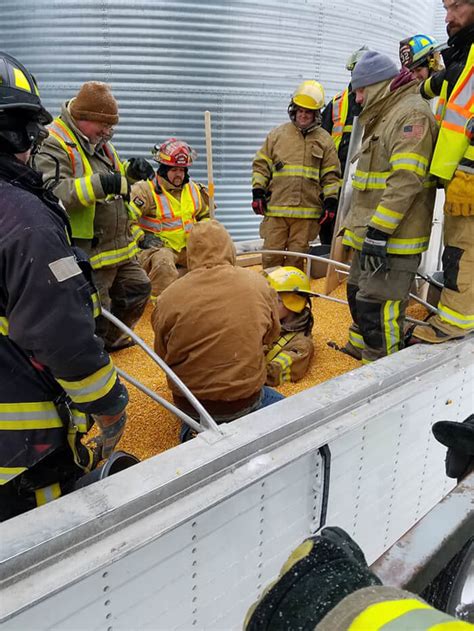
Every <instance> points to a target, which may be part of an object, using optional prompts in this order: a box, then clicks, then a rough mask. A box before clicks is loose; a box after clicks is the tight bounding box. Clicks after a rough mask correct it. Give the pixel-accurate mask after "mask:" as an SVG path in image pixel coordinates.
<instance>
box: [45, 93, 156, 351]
mask: <svg viewBox="0 0 474 631" xmlns="http://www.w3.org/2000/svg"><path fill="white" fill-rule="evenodd" d="M118 120H119V115H118V107H117V102H116V100H115V99H114V97H113V95H112V93H111V91H110V88H109V86H108V85H107V84H105V83H100V82H97V81H88V82H87V83H84V84H83V85H82V87H81V88H80V90H79V92H78V93H77V95H76V96H75V97H74V98H72V99H71V100H70V101H66V102H65V103H64V104H63V106H62V109H61V114H60V115H59V116H58V117H57V118H55V119H54V121H53V123H52V124H51V125H50V127H49V132H50V133H49V137H48V138H47V139H46V140H45V142H44V143H43V145H42V147H41V149H40V153H39V155H38V158H37V160H36V161H35V165H36V167H37V168H38V170H39V171H41V172H42V173H43V180H44V182H45V184H46V185H47V186H51V187H52V188H53V190H54V192H55V194H56V195H57V196H58V197H59V199H60V200H61V201H62V203H63V204H64V206H65V208H66V210H67V212H68V214H69V218H70V221H71V227H72V234H73V237H74V240H75V242H76V244H77V245H78V246H79V247H81V248H82V249H83V250H84V251H85V252H86V253H87V255H88V256H89V259H90V263H91V265H92V268H93V270H94V281H95V284H96V286H97V289H98V291H99V295H100V301H101V304H102V306H103V307H104V308H106V309H108V310H111V311H112V313H113V314H114V315H115V316H117V317H118V318H119V319H120V320H122V321H123V322H124V323H125V324H126V325H127V326H129V327H130V328H133V326H134V325H135V324H136V322H137V321H138V320H139V318H140V316H141V315H142V313H143V310H144V308H145V305H146V302H147V300H148V297H149V295H150V289H151V287H150V281H149V280H148V278H147V275H146V274H145V272H144V271H143V270H142V268H141V267H140V264H139V263H138V260H137V253H138V245H137V243H136V239H135V237H134V235H133V234H132V229H131V226H132V221H131V218H132V217H133V215H132V214H131V210H130V208H129V206H128V204H127V199H128V195H129V189H130V183H131V182H132V181H135V180H137V179H142V178H146V177H148V176H149V175H150V174H151V175H152V174H153V169H152V168H151V166H150V165H149V164H148V163H147V162H146V160H144V159H143V158H142V159H139V158H138V159H137V158H134V159H132V160H130V162H129V163H127V164H123V163H122V162H121V161H120V158H119V156H118V154H117V152H116V150H115V148H114V146H113V145H112V143H111V142H110V139H111V138H112V135H113V132H114V127H115V125H116V124H117V123H118ZM97 332H98V334H99V335H100V336H101V337H102V338H103V339H104V342H105V347H106V349H107V350H108V351H110V352H112V351H115V350H119V349H120V348H125V347H127V346H130V345H131V344H132V343H133V342H132V341H131V339H130V338H129V337H128V336H125V335H124V334H123V333H121V332H120V331H119V330H118V329H117V327H115V326H114V325H112V324H110V323H109V322H108V321H107V320H106V319H105V318H103V317H100V318H99V319H98V322H97Z"/></svg>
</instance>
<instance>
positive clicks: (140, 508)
mask: <svg viewBox="0 0 474 631" xmlns="http://www.w3.org/2000/svg"><path fill="white" fill-rule="evenodd" d="M473 372H474V339H472V338H471V339H465V340H463V341H460V342H454V343H450V344H444V345H439V346H437V347H430V346H422V345H419V346H416V347H412V348H409V349H406V350H404V351H402V352H400V353H397V354H395V355H392V356H389V357H386V358H384V359H382V360H379V361H377V362H376V363H374V364H372V365H369V366H364V367H362V368H359V369H357V370H354V371H352V372H350V373H347V374H345V375H343V376H341V377H338V378H337V379H333V380H331V381H328V382H326V383H324V384H321V385H318V386H316V387H314V388H311V389H310V390H307V391H305V392H302V393H300V394H298V395H295V396H293V397H291V398H288V399H286V400H283V401H281V402H279V403H277V404H275V405H274V406H271V407H269V408H266V409H264V410H260V411H259V412H255V413H253V414H251V415H249V416H247V417H245V418H242V419H240V420H237V421H234V422H233V423H230V424H228V425H224V426H222V428H223V430H224V436H223V437H219V436H216V435H215V434H212V433H211V432H209V431H206V432H204V433H202V434H200V435H199V436H198V437H197V438H195V439H194V440H192V441H190V442H189V443H185V444H184V445H180V446H178V447H176V448H174V449H171V450H169V451H167V452H165V453H163V454H161V455H159V456H156V457H154V458H151V459H150V460H147V461H145V462H142V463H140V464H138V465H136V466H135V467H132V468H131V469H128V470H127V471H124V472H121V473H118V474H116V475H115V476H113V477H111V478H107V479H106V480H103V481H101V482H98V483H96V484H93V485H92V486H90V487H87V488H84V489H82V490H80V491H77V492H75V493H73V494H71V495H68V496H65V497H64V498H60V499H58V500H56V501H54V502H52V503H51V504H48V505H45V506H42V507H40V508H38V509H36V510H34V511H32V512H30V513H27V514H25V515H22V516H20V517H17V518H15V519H12V520H10V521H9V522H6V523H4V524H1V525H0V541H1V542H2V548H1V568H2V569H1V577H2V581H1V587H2V598H1V599H0V607H1V614H0V620H1V621H2V625H1V628H2V631H4V630H5V631H7V630H13V629H17V630H19V629H22V630H24V629H33V628H34V629H36V630H39V629H61V630H73V629H78V628H81V629H88V630H92V629H101V630H104V631H105V630H108V631H115V630H118V629H123V630H124V631H125V630H127V631H129V630H130V629H154V630H156V629H166V630H169V629H189V628H197V629H206V630H208V629H237V628H240V627H241V625H242V621H243V618H244V615H245V612H246V610H247V608H248V607H249V605H250V604H251V603H252V602H253V601H254V600H255V599H256V598H257V597H258V595H259V594H260V593H261V590H262V589H263V588H264V587H265V585H267V584H268V582H269V581H270V580H271V579H273V578H275V576H276V574H277V573H278V571H279V568H280V566H281V565H282V563H283V562H284V560H285V559H286V557H287V555H288V553H289V552H290V551H291V550H292V549H293V548H294V547H295V546H296V545H298V544H299V543H300V542H301V540H302V539H303V538H304V537H306V536H308V535H309V534H311V533H313V532H315V531H316V530H317V529H318V528H319V527H320V526H321V525H323V524H332V525H338V526H341V527H343V528H345V529H347V530H348V531H349V533H350V534H351V535H352V536H354V537H355V539H356V540H357V541H358V543H359V544H360V545H361V546H362V548H363V550H364V552H365V554H366V556H367V559H368V562H369V563H372V562H373V561H375V560H376V559H377V558H379V557H380V556H381V555H382V554H383V553H384V552H385V551H386V550H388V549H389V548H390V547H391V546H392V545H393V544H394V543H395V542H396V541H397V540H398V539H400V537H401V536H402V535H403V534H404V533H406V532H407V531H408V530H409V529H410V528H412V526H413V525H414V524H415V523H417V522H418V521H419V520H420V519H421V518H422V517H423V516H424V515H426V514H427V513H428V512H429V511H430V510H431V509H432V508H433V507H434V506H436V505H437V504H438V502H439V501H440V500H441V499H442V498H443V497H444V496H446V495H447V494H448V493H449V492H450V490H452V488H453V487H454V481H453V480H450V479H448V478H446V477H445V473H444V456H445V449H444V448H443V447H442V446H441V445H439V444H438V443H437V442H436V441H435V440H434V439H433V437H432V436H431V431H430V428H431V425H432V423H433V422H435V421H437V420H440V419H451V420H454V421H461V420H462V419H464V418H465V417H466V416H467V415H468V414H469V413H471V412H472V409H473V394H472V382H473Z"/></svg>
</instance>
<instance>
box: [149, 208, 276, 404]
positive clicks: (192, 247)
mask: <svg viewBox="0 0 474 631" xmlns="http://www.w3.org/2000/svg"><path fill="white" fill-rule="evenodd" d="M187 257H188V270H189V272H188V274H187V275H186V276H184V277H183V278H180V279H178V280H177V281H176V282H174V283H173V284H172V285H170V286H169V287H168V288H167V289H165V291H164V292H163V293H162V294H161V296H160V297H159V298H158V300H157V303H156V307H155V310H154V312H153V316H152V325H153V330H154V332H155V351H156V352H157V353H158V355H160V357H162V358H163V359H164V361H165V362H166V363H167V364H168V366H170V367H171V368H172V369H173V370H174V371H175V373H176V374H177V375H178V376H179V377H180V378H181V379H182V380H183V381H184V383H185V384H186V385H187V386H188V387H189V388H190V389H191V391H192V392H193V393H194V394H195V395H196V396H197V397H198V399H200V400H201V401H202V402H203V404H204V406H205V407H206V408H207V409H208V411H209V412H210V413H211V414H222V415H224V414H226V413H230V414H231V413H233V412H236V411H238V410H239V409H244V408H246V407H248V406H249V405H251V404H252V403H253V402H254V401H255V400H257V398H258V396H259V394H260V390H261V388H262V386H263V385H264V383H265V379H266V376H267V370H266V363H265V352H264V349H265V347H268V346H269V345H271V344H272V343H273V342H274V341H275V340H276V339H277V338H278V336H279V333H280V322H279V318H278V301H277V295H276V293H275V291H274V290H273V289H272V288H271V287H270V286H269V285H268V283H267V281H266V280H265V279H264V278H263V277H262V276H260V275H259V274H257V273H255V272H252V271H250V270H246V269H242V268H240V267H236V265H235V262H236V257H235V248H234V245H233V243H232V241H231V238H230V236H229V234H228V232H227V231H226V229H225V228H224V227H223V226H222V225H221V224H220V223H219V222H218V221H215V220H211V221H206V222H202V223H197V224H196V225H195V226H193V228H192V230H191V233H190V236H189V240H188V245H187ZM169 386H170V388H171V390H172V391H173V396H174V399H175V401H176V402H177V403H178V404H180V407H183V408H185V407H186V406H185V405H183V406H182V405H181V403H184V401H185V400H184V399H183V397H182V396H180V392H179V390H178V389H177V388H176V386H175V385H174V384H172V383H169Z"/></svg>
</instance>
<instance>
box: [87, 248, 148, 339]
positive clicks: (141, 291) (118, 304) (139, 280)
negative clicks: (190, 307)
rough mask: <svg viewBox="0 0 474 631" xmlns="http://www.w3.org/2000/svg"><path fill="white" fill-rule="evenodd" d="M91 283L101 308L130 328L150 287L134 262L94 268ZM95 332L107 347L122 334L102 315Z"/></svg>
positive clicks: (140, 310) (142, 306)
mask: <svg viewBox="0 0 474 631" xmlns="http://www.w3.org/2000/svg"><path fill="white" fill-rule="evenodd" d="M94 282H95V286H96V287H97V291H98V292H99V296H100V302H101V305H102V307H104V309H107V310H108V311H110V312H111V313H112V314H113V315H114V316H116V317H117V318H119V320H121V321H122V322H123V323H124V324H126V325H127V326H128V327H129V328H131V329H133V327H134V326H135V324H136V323H137V322H138V320H139V319H140V317H141V315H142V313H143V311H144V309H145V305H146V303H147V300H148V297H149V296H150V289H151V288H150V281H149V280H148V277H147V275H146V274H145V272H144V271H143V269H142V268H141V267H140V265H139V263H138V261H137V260H136V259H133V260H130V261H125V263H122V264H121V265H118V266H117V267H104V268H102V269H98V270H94ZM97 335H99V336H100V337H102V339H103V340H104V342H105V347H106V349H108V350H109V349H112V348H113V346H114V344H115V343H116V342H117V340H119V339H120V338H121V337H122V336H123V334H122V332H121V331H119V329H117V327H116V326H114V325H113V324H111V323H110V322H109V321H108V320H106V319H105V318H104V317H102V316H99V317H98V318H97Z"/></svg>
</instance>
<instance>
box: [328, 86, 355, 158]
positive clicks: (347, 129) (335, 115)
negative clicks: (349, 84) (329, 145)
mask: <svg viewBox="0 0 474 631" xmlns="http://www.w3.org/2000/svg"><path fill="white" fill-rule="evenodd" d="M348 112H349V89H348V88H346V89H345V90H344V91H343V92H340V93H339V94H336V96H335V97H334V98H333V100H332V123H333V125H332V132H331V136H332V139H333V140H334V144H335V145H336V149H339V145H340V144H341V140H342V135H343V134H344V133H348V134H350V133H351V132H352V125H345V122H346V120H347V114H348Z"/></svg>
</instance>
